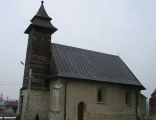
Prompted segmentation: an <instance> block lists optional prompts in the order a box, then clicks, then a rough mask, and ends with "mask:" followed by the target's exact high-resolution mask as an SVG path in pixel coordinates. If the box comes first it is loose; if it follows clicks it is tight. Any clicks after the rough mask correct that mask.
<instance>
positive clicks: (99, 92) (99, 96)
mask: <svg viewBox="0 0 156 120" xmlns="http://www.w3.org/2000/svg"><path fill="white" fill-rule="evenodd" d="M104 101H105V89H104V88H99V89H98V90H97V102H104Z"/></svg>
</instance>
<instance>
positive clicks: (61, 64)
mask: <svg viewBox="0 0 156 120" xmlns="http://www.w3.org/2000/svg"><path fill="white" fill-rule="evenodd" d="M52 55H53V58H54V61H55V64H56V67H57V71H58V73H57V76H60V77H69V78H77V79H84V80H85V79H87V80H93V81H104V82H112V83H121V84H131V85H137V86H142V84H141V83H140V82H139V81H138V80H137V78H136V77H135V76H134V74H133V73H132V72H131V71H130V69H129V68H128V67H127V66H126V64H125V63H124V62H123V61H122V60H121V58H120V57H119V56H115V55H109V54H105V53H100V52H95V51H90V50H85V49H80V48H75V47H70V46H65V45H60V44H56V43H52ZM142 87H143V86H142Z"/></svg>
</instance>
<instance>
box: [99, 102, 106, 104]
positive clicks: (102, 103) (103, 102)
mask: <svg viewBox="0 0 156 120" xmlns="http://www.w3.org/2000/svg"><path fill="white" fill-rule="evenodd" d="M97 104H106V103H105V102H97Z"/></svg>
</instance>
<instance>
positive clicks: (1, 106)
mask: <svg viewBox="0 0 156 120" xmlns="http://www.w3.org/2000/svg"><path fill="white" fill-rule="evenodd" d="M4 104H5V100H4V99H3V95H2V94H1V96H0V113H1V112H3V109H4Z"/></svg>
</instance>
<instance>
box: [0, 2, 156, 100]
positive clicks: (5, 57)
mask: <svg viewBox="0 0 156 120" xmlns="http://www.w3.org/2000/svg"><path fill="white" fill-rule="evenodd" d="M40 4H41V3H40V0H3V1H1V7H0V18H1V19H0V35H1V37H0V56H1V57H0V93H3V95H4V97H7V96H8V97H9V98H10V99H18V95H19V89H20V88H21V86H22V85H21V84H22V80H23V70H24V66H22V65H21V64H20V61H21V60H22V61H25V54H26V47H27V39H28V36H27V35H26V34H24V33H23V32H24V31H25V29H26V28H27V27H28V25H29V24H30V19H31V18H32V17H33V16H34V15H35V14H36V12H37V10H38V9H39V7H40ZM44 5H45V8H46V11H47V13H48V14H49V16H50V17H52V18H53V20H52V23H53V25H54V26H55V27H57V28H58V31H57V32H56V33H55V34H54V35H53V36H52V42H55V43H60V44H65V45H69V46H74V47H80V48H84V49H90V50H94V51H99V52H104V53H109V54H114V55H118V54H119V56H120V57H121V58H122V59H123V61H124V62H125V63H126V64H127V65H128V67H129V68H130V69H131V70H132V72H133V73H134V74H135V76H136V77H137V78H138V79H139V80H140V82H141V83H142V84H143V85H144V86H145V87H146V89H147V90H146V91H143V92H142V93H143V94H144V95H146V96H147V97H150V94H151V93H152V92H153V90H154V89H155V88H156V54H155V52H156V7H155V6H156V0H45V3H44Z"/></svg>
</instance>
